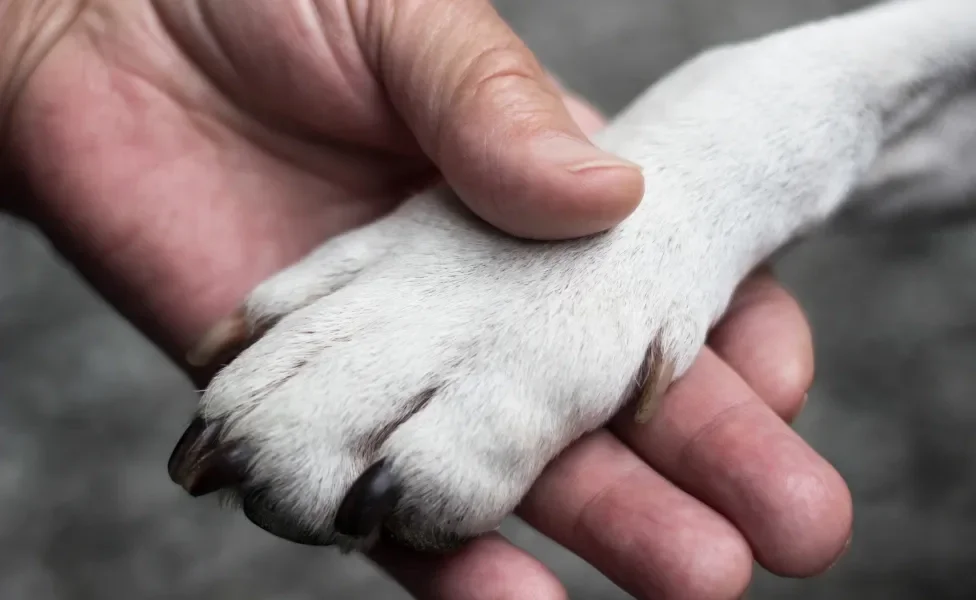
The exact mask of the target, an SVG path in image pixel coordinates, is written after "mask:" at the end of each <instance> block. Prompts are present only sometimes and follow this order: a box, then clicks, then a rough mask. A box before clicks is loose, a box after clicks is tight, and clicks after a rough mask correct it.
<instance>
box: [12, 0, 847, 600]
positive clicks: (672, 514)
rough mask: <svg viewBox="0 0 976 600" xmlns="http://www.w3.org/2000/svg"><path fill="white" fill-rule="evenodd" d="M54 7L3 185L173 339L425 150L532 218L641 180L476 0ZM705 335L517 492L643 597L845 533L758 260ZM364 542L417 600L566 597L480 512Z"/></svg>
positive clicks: (731, 582)
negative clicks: (477, 525)
mask: <svg viewBox="0 0 976 600" xmlns="http://www.w3.org/2000/svg"><path fill="white" fill-rule="evenodd" d="M198 5H199V6H198ZM59 7H61V10H64V11H65V13H64V14H65V15H70V18H68V17H65V18H64V19H63V21H62V22H64V23H65V24H66V25H65V26H64V27H63V28H61V29H59V30H57V31H54V32H48V33H46V34H45V36H44V37H43V40H44V43H43V44H40V46H39V47H41V48H44V50H45V51H44V52H42V53H33V54H32V55H31V56H32V57H34V58H33V59H32V60H28V61H26V62H23V63H18V64H16V65H12V66H6V67H5V68H6V69H7V71H6V72H5V75H4V79H3V81H20V82H22V84H21V85H19V86H17V88H16V90H15V92H16V93H14V91H6V90H5V92H4V93H5V97H9V98H14V100H11V101H10V102H9V103H8V105H6V106H8V107H9V113H8V114H6V115H4V118H5V122H6V123H7V124H8V127H7V129H6V130H5V138H4V139H3V140H0V141H2V142H3V147H4V150H5V151H6V152H7V155H6V156H7V159H6V161H5V163H4V165H3V169H4V171H5V172H6V173H7V174H6V175H5V182H6V183H8V184H9V185H17V186H19V187H21V188H22V190H23V191H24V192H25V194H24V195H22V196H19V198H21V199H22V200H20V201H19V202H18V204H17V205H16V206H13V205H11V206H10V207H8V208H9V209H11V210H15V211H17V212H19V213H20V214H22V215H25V216H27V217H29V218H31V219H32V220H33V221H34V222H36V223H37V224H38V225H39V226H40V227H41V228H42V230H43V231H44V232H45V233H46V234H47V235H48V236H49V237H50V238H51V239H52V241H53V242H54V243H55V244H56V245H57V247H58V248H59V249H60V251H61V252H63V253H64V254H65V255H66V256H68V257H69V258H70V259H71V260H72V261H73V262H74V263H75V264H76V265H77V266H78V267H79V269H81V271H82V273H83V274H84V275H85V276H86V277H87V278H88V279H89V280H90V281H91V282H92V283H93V284H94V285H95V286H96V287H97V289H98V290H99V291H100V292H101V293H102V294H103V295H105V296H106V297H107V298H108V299H109V300H110V301H111V302H112V303H113V304H114V305H115V306H117V307H118V308H119V310H120V311H121V312H122V313H123V314H124V315H125V316H126V317H127V318H129V319H130V320H132V321H133V322H134V323H135V324H136V325H137V326H139V327H140V328H141V329H142V331H144V332H145V333H146V334H147V335H148V336H149V337H150V338H151V339H153V340H154V341H155V342H156V343H158V344H159V345H160V346H161V347H163V348H164V349H166V350H167V351H168V352H169V353H170V355H171V356H173V357H174V359H175V360H177V361H182V357H183V356H184V354H185V352H186V351H187V350H188V349H189V348H190V347H192V346H193V345H194V344H195V342H196V341H197V340H198V339H199V337H200V336H201V335H202V334H203V333H204V331H206V330H207V329H208V328H209V327H210V326H211V325H212V324H213V323H214V322H216V321H217V320H218V319H219V318H220V317H222V316H224V315H225V314H227V313H228V312H230V311H231V310H233V308H234V307H235V306H236V305H237V304H238V303H239V302H240V301H241V299H242V298H243V297H244V296H245V295H246V294H247V292H249V291H250V289H251V288H252V287H253V286H254V285H256V284H257V283H258V282H260V281H262V280H263V279H265V278H266V277H268V276H269V275H271V274H272V273H274V272H276V271H278V270H279V269H281V268H282V267H284V266H286V265H288V264H290V263H292V262H294V261H295V260H296V259H298V258H299V257H301V256H302V255H304V254H305V253H306V252H308V251H309V250H310V249H311V248H313V247H315V246H316V245H318V244H319V243H320V242H321V241H323V240H324V239H327V238H328V237H331V236H333V235H335V234H337V233H339V232H342V231H344V230H347V229H349V228H351V227H354V226H357V225H360V224H363V223H365V222H368V221H370V220H371V219H374V218H376V217H377V216H379V215H381V214H383V213H385V212H386V211H388V210H389V209H390V208H391V207H392V206H394V205H395V204H396V202H398V201H399V200H401V199H402V198H404V197H405V196H406V195H407V194H408V193H409V192H411V191H414V190H416V189H418V188H419V187H423V186H424V185H426V184H428V183H429V182H431V181H432V180H433V179H434V178H436V177H437V173H438V172H440V173H441V174H443V176H444V177H445V178H446V179H447V180H448V182H450V183H451V185H452V186H453V187H455V188H456V189H457V190H458V191H459V192H460V195H461V196H462V198H463V199H464V201H465V202H466V203H468V205H469V206H471V207H472V209H473V210H474V211H475V212H477V213H478V214H479V215H480V216H482V217H484V218H486V219H487V220H489V221H490V222H492V223H493V224H495V225H497V226H499V227H502V228H503V229H506V230H508V231H510V232H512V233H514V234H517V235H525V236H529V237H537V238H558V237H564V236H573V235H581V234H585V233H591V232H595V231H599V230H602V229H605V228H607V227H609V226H611V225H612V224H614V223H615V222H617V221H619V220H620V219H622V218H624V217H625V216H626V215H627V214H629V212H630V211H631V210H632V209H633V208H634V206H635V203H636V202H637V200H638V199H639V197H640V195H641V189H642V183H641V178H640V175H639V173H638V172H637V171H636V170H634V168H633V167H631V166H629V165H627V164H624V163H620V162H619V161H618V160H615V159H614V158H613V157H609V156H606V155H605V154H603V153H602V152H599V151H597V150H595V149H593V148H592V147H591V146H589V145H588V143H586V142H585V133H592V132H593V131H595V130H596V129H598V128H599V126H600V124H601V122H602V120H601V118H600V117H599V115H597V114H596V113H595V112H594V111H593V110H592V109H591V108H589V107H588V106H587V105H586V104H585V103H583V102H581V101H580V100H578V99H574V98H573V97H571V96H568V95H566V94H565V93H564V92H561V91H560V90H558V89H557V88H556V87H555V86H554V85H553V83H552V82H551V81H550V80H549V79H548V78H547V76H546V75H545V73H544V72H543V71H542V69H541V68H539V66H538V65H537V64H536V62H535V60H534V59H533V58H532V56H531V54H530V53H529V52H528V50H526V49H525V47H524V46H523V45H522V44H521V43H520V42H519V41H518V40H517V39H516V38H515V36H514V35H513V34H512V33H511V32H510V31H509V30H508V29H507V27H506V26H505V25H504V24H503V23H502V22H501V21H500V19H498V17H497V15H495V14H494V12H493V11H492V9H491V8H490V6H489V5H488V4H487V3H484V2H477V1H474V0H470V1H466V2H438V1H421V0H411V1H409V2H405V1H399V2H397V3H396V6H394V4H393V3H392V2H389V1H388V2H327V1H325V0H321V1H319V2H314V3H299V2H275V3H271V2H266V1H261V0H248V1H247V2H242V1H241V0H237V1H236V2H230V1H224V2H218V1H212V2H207V3H195V2H189V1H183V2H176V1H170V2H163V1H160V2H156V3H150V2H147V1H143V0H140V1H133V0H129V1H121V0H118V1H110V0H103V1H100V2H99V1H94V0H92V1H90V2H88V3H86V4H85V5H84V7H83V10H80V8H81V7H80V5H73V4H69V3H65V4H63V5H59ZM201 7H205V8H206V9H203V8H201ZM308 7H314V8H315V9H317V10H315V11H311V12H310V11H309V8H308ZM56 8H57V7H56ZM59 14H60V13H59ZM329 19H333V21H329ZM459 19H460V20H461V21H460V22H461V25H459V24H458V23H459ZM448 22H450V23H451V27H439V24H444V23H448ZM323 23H326V24H327V25H329V31H330V35H329V36H328V38H326V37H325V36H323V35H322V33H321V32H322V30H323V27H324V26H323ZM462 25H463V26H462ZM257 26H260V30H255V27H257ZM296 31H298V32H299V33H298V34H296ZM472 31H475V32H477V33H476V34H472ZM337 32H341V33H337ZM432 32H434V33H432ZM259 34H260V36H259V38H260V39H261V40H262V43H261V44H254V43H253V41H254V39H257V36H258V35H259ZM16 39H32V40H35V41H39V40H40V39H41V38H39V37H37V36H34V37H31V36H30V35H26V36H21V37H19V38H16ZM6 54H7V52H4V55H6ZM285 67H287V68H285ZM299 84H301V85H299ZM334 90H343V94H335V93H332V92H333V91H334ZM384 90H385V91H386V92H387V93H388V95H387V94H386V93H384ZM540 140H542V141H540ZM553 140H557V141H553ZM573 141H575V142H576V143H573ZM459 156H467V157H469V158H468V160H465V161H464V162H463V163H462V162H460V161H458V159H457V157H459ZM435 166H436V167H435ZM515 191H517V192H518V193H514V192H515ZM711 341H712V344H711V349H709V350H706V351H705V353H704V354H703V355H702V357H701V358H700V359H699V361H698V362H697V363H696V365H695V366H694V367H693V368H692V370H691V372H690V373H689V374H688V375H687V376H686V377H685V378H684V379H683V380H682V381H681V382H680V383H679V384H678V385H676V386H674V388H673V389H672V390H671V392H670V393H669V394H668V395H667V396H666V398H665V400H664V402H663V404H662V406H661V408H660V412H659V413H658V416H657V417H656V418H655V420H654V421H652V422H651V423H649V424H648V425H646V426H642V427H636V426H633V425H629V424H617V425H615V426H613V427H612V428H610V429H607V430H601V431H598V432H596V433H594V434H592V435H589V436H587V437H586V438H584V439H583V440H581V441H580V442H579V443H578V444H576V445H574V446H573V447H572V448H570V449H569V450H568V451H567V452H565V453H564V455H563V456H562V457H560V458H559V459H557V460H556V461H555V462H554V463H553V464H552V465H551V466H550V468H549V469H547V471H546V472H545V473H544V475H543V476H542V478H541V479H540V480H539V481H538V482H537V484H536V485H535V487H534V488H533V490H532V491H531V492H530V494H529V496H528V498H527V499H526V500H525V502H524V504H523V506H522V507H521V508H520V510H519V514H520V515H521V516H522V517H523V518H525V519H526V520H527V521H528V522H529V523H530V524H532V525H533V526H535V527H537V528H538V529H539V530H541V531H542V532H543V533H544V534H546V535H548V536H550V537H552V538H553V539H555V540H556V541H558V542H559V543H561V544H563V545H565V546H567V547H568V548H570V549H571V550H573V551H574V552H576V553H578V554H580V555H581V556H583V557H584V558H585V559H586V560H588V561H590V562H592V563H593V564H594V565H596V566H597V567H598V568H600V569H601V570H602V571H603V572H604V573H606V574H607V575H608V576H609V577H611V578H612V579H613V580H614V581H616V582H618V583H619V584H620V585H621V586H623V587H624V588H625V589H627V590H628V591H630V592H631V593H633V594H634V595H635V596H637V597H639V598H650V597H654V598H661V597H663V598H671V597H695V598H705V599H709V598H737V597H739V595H741V593H742V590H743V589H744V587H745V586H746V585H747V582H748V580H749V577H750V574H751V570H752V560H753V558H754V557H755V558H756V559H757V560H759V561H760V562H761V563H762V564H763V565H764V566H766V567H767V568H769V569H771V570H773V571H775V572H777V573H781V574H784V575H790V576H809V575H813V574H816V573H819V572H822V571H823V570H824V569H826V568H827V567H828V566H829V565H830V564H832V563H833V562H834V561H835V560H836V559H837V557H838V556H839V555H840V553H841V552H842V550H843V548H844V546H845V544H846V542H847V539H848V536H849V531H850V522H851V506H850V498H849V495H848V492H847V490H846V487H845V486H844V484H843V482H842V481H841V480H840V478H839V476H838V475H837V474H836V472H835V471H834V470H833V469H832V468H831V467H830V466H829V465H827V464H826V463H825V462H824V461H823V460H822V459H821V458H820V457H818V456H817V455H816V454H815V453H814V452H813V451H812V450H811V449H810V448H809V447H808V446H806V445H805V444H804V443H803V442H802V440H800V439H799V438H798V437H797V436H796V435H795V434H794V433H793V432H792V431H791V430H790V428H789V427H788V425H787V421H788V420H789V419H791V418H793V417H794V416H795V415H796V413H797V412H798V411H799V409H800V407H801V405H802V401H803V399H804V397H805V393H806V390H807V389H808V387H809V384H810V382H811V379H812V375H813V359H812V349H811V339H810V334H809V330H808V328H807V324H806V322H805V320H804V318H803V315H802V312H801V311H800V309H799V307H798V305H797V304H796V302H795V301H794V300H793V299H792V298H791V297H790V296H789V295H788V294H787V293H786V292H785V291H784V290H782V288H780V287H779V286H778V285H777V284H776V283H775V281H774V280H773V279H772V277H771V276H770V275H769V274H768V273H760V274H757V275H756V276H754V277H753V278H751V279H750V280H749V281H748V282H747V283H746V284H745V286H744V287H743V289H742V290H741V291H740V293H739V294H738V296H737V299H736V300H735V301H734V303H733V308H732V309H731V310H730V312H729V314H728V316H727V318H726V319H725V320H724V321H723V323H722V324H721V325H720V326H719V327H718V328H717V329H716V330H715V331H714V332H713V333H712V338H711ZM181 364H182V362H181ZM192 374H193V375H194V376H195V377H196V378H197V379H198V381H200V382H203V381H204V380H205V379H206V378H207V376H208V373H205V372H194V373H192ZM174 441H175V440H174ZM757 456H762V457H765V459H764V460H762V461H759V462H758V463H757V461H756V460H755V458H756V457H757ZM164 459H165V457H161V459H160V462H161V464H160V471H161V473H162V469H163V465H162V463H163V460H164ZM757 464H758V467H757ZM689 465H690V466H691V468H689ZM785 480H790V481H791V482H799V483H802V485H790V486H785V485H782V484H781V483H780V482H783V481H785ZM675 482H678V483H675ZM733 482H734V484H735V485H732V483H733ZM757 506H758V507H761V508H762V510H747V509H746V508H748V507H757ZM678 529H680V530H681V531H684V532H686V534H685V535H682V536H680V537H676V535H675V532H676V530H678ZM687 532H690V534H687ZM624 533H626V535H623V534H624ZM716 549H719V551H716ZM372 558H373V559H374V560H376V561H377V562H378V563H379V564H380V565H381V566H382V567H383V568H385V569H386V570H387V571H388V572H390V573H391V574H392V575H393V576H394V577H396V578H397V579H398V580H399V581H400V582H401V583H402V584H403V585H404V586H405V587H406V588H407V589H408V590H410V591H411V592H412V593H413V594H415V595H416V596H417V597H420V598H452V599H453V598H461V599H467V598H472V599H475V598H499V597H502V598H504V597H533V598H562V597H564V596H565V592H564V591H563V590H562V588H561V586H560V585H559V583H558V582H557V581H556V580H555V579H554V577H553V576H552V575H551V574H550V573H549V572H548V571H547V570H546V569H545V567H544V566H543V565H541V564H540V563H538V562H537V561H535V560H534V559H533V558H531V557H529V556H527V555H526V554H524V553H523V552H521V551H520V550H518V549H516V548H514V547H513V546H511V545H509V544H507V543H506V542H505V541H504V540H502V539H501V538H499V537H497V536H487V537H485V538H483V539H481V540H478V541H476V542H474V543H472V544H469V545H468V546H467V547H466V548H465V549H464V550H463V551H462V552H460V553H459V554H457V555H454V556H451V557H439V558H432V557H428V556H419V555H416V554H410V553H406V552H404V551H402V550H399V549H396V548H390V547H380V548H378V549H377V550H376V551H375V553H374V555H373V557H372Z"/></svg>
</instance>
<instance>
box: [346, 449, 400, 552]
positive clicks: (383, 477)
mask: <svg viewBox="0 0 976 600" xmlns="http://www.w3.org/2000/svg"><path fill="white" fill-rule="evenodd" d="M399 497H400V490H399V487H398V486H397V484H396V481H395V479H394V477H393V472H392V471H391V470H390V469H389V468H388V467H387V466H386V462H385V461H382V460H381V461H379V462H377V463H376V464H374V465H373V466H371V467H370V468H368V469H366V471H365V472H364V473H363V474H362V475H360V476H359V479H357V480H356V482H355V483H353V484H352V487H350V488H349V491H348V492H346V497H345V498H344V499H343V500H342V504H340V505H339V510H338V511H337V512H336V519H335V530H336V531H337V532H338V533H341V534H342V535H345V536H349V537H355V538H366V537H369V536H371V535H372V534H373V533H375V532H376V531H377V530H378V529H379V528H380V527H382V526H383V522H384V521H385V520H386V518H387V517H388V516H389V515H390V514H391V513H392V512H393V509H394V508H395V507H396V503H397V501H398V500H399Z"/></svg>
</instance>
